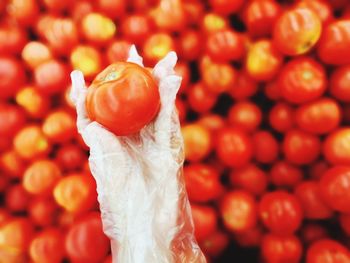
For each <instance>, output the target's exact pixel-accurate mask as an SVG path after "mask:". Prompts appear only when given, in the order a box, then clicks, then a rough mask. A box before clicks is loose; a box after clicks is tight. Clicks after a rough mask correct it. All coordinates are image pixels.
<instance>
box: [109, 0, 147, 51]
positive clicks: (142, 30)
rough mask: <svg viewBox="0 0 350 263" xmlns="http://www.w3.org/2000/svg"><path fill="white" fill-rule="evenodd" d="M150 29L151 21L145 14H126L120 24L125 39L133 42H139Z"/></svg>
mask: <svg viewBox="0 0 350 263" xmlns="http://www.w3.org/2000/svg"><path fill="white" fill-rule="evenodd" d="M104 1H105V0H104ZM152 29H153V27H152V23H151V21H150V19H149V17H147V16H145V15H136V14H135V15H131V16H128V17H127V18H125V19H124V20H123V21H122V24H121V31H122V33H123V35H124V37H125V39H126V40H128V41H130V43H135V44H141V43H142V42H143V41H144V40H145V39H146V38H147V37H148V36H149V35H150V34H151V32H152Z"/></svg>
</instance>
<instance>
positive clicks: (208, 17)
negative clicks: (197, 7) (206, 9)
mask: <svg viewBox="0 0 350 263" xmlns="http://www.w3.org/2000/svg"><path fill="white" fill-rule="evenodd" d="M201 26H202V30H203V31H204V32H205V33H207V34H208V33H211V32H215V31H217V30H221V29H224V28H228V26H229V22H228V20H227V19H226V18H225V17H223V16H220V15H218V14H215V13H207V14H205V15H204V16H203V19H202V23H201Z"/></svg>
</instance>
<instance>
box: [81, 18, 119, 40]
mask: <svg viewBox="0 0 350 263" xmlns="http://www.w3.org/2000/svg"><path fill="white" fill-rule="evenodd" d="M81 31H82V33H83V35H84V37H85V39H86V40H88V41H90V42H91V43H94V44H97V45H104V44H106V43H108V42H109V41H110V40H112V38H113V36H114V34H115V32H116V25H115V24H114V22H113V20H112V19H110V18H109V17H107V16H104V15H102V14H99V13H89V14H87V15H86V16H85V17H84V18H83V19H82V21H81Z"/></svg>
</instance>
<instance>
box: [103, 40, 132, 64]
mask: <svg viewBox="0 0 350 263" xmlns="http://www.w3.org/2000/svg"><path fill="white" fill-rule="evenodd" d="M130 47H131V43H130V42H129V41H126V40H114V41H113V42H111V44H110V45H109V46H108V48H107V60H108V63H110V64H113V63H116V62H118V61H126V60H127V59H128V57H129V50H130Z"/></svg>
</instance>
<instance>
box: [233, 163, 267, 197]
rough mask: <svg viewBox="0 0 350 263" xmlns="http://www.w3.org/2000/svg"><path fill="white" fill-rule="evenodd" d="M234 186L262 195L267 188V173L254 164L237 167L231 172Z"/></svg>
mask: <svg viewBox="0 0 350 263" xmlns="http://www.w3.org/2000/svg"><path fill="white" fill-rule="evenodd" d="M230 182H231V184H232V185H233V187H234V188H238V189H243V190H245V191H247V192H249V193H251V194H253V195H261V194H263V193H264V192H265V191H266V188H267V176H266V173H265V172H264V171H263V170H261V169H260V168H259V167H257V166H256V165H254V164H249V165H248V166H245V167H243V168H239V169H235V170H233V171H232V172H231V173H230Z"/></svg>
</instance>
